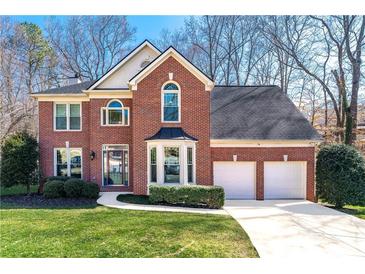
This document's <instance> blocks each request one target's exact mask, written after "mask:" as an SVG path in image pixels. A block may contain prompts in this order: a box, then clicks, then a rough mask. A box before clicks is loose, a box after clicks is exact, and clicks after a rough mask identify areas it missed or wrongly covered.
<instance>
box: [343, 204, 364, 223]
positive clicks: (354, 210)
mask: <svg viewBox="0 0 365 274" xmlns="http://www.w3.org/2000/svg"><path fill="white" fill-rule="evenodd" d="M339 210H341V211H342V212H345V213H347V214H351V215H354V216H356V217H359V218H361V219H364V220H365V206H350V205H347V206H344V208H342V209H339Z"/></svg>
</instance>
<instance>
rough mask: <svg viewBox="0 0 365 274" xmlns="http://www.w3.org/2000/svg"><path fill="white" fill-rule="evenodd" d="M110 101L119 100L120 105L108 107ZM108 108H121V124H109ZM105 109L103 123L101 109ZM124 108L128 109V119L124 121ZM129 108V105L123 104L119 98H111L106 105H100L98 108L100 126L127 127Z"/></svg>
mask: <svg viewBox="0 0 365 274" xmlns="http://www.w3.org/2000/svg"><path fill="white" fill-rule="evenodd" d="M112 102H119V103H120V104H121V105H122V107H114V108H113V107H109V105H110V103H112ZM110 109H114V110H121V111H122V123H121V124H109V111H108V110H110ZM104 110H105V115H106V117H105V122H106V123H105V124H103V118H104V117H103V111H104ZM124 110H127V111H128V121H125V116H124ZM129 122H130V109H129V107H125V106H124V105H123V103H122V102H121V101H120V100H117V99H113V100H110V101H109V102H108V104H107V106H106V107H102V108H101V109H100V125H101V126H102V127H128V126H129V125H130V124H129Z"/></svg>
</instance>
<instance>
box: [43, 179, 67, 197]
mask: <svg viewBox="0 0 365 274" xmlns="http://www.w3.org/2000/svg"><path fill="white" fill-rule="evenodd" d="M64 184H65V183H64V182H63V181H51V182H47V183H46V184H45V185H44V192H43V195H44V197H46V198H61V197H64V196H65V191H64Z"/></svg>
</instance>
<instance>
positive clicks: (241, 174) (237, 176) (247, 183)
mask: <svg viewBox="0 0 365 274" xmlns="http://www.w3.org/2000/svg"><path fill="white" fill-rule="evenodd" d="M213 172H214V184H215V185H218V186H222V187H223V188H224V192H225V194H226V198H227V199H255V178H256V164H255V162H214V163H213Z"/></svg>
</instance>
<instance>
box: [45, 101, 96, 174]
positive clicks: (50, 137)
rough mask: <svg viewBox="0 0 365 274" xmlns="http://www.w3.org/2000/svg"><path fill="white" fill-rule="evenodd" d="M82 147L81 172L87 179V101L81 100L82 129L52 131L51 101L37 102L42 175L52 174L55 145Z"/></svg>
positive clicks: (88, 172)
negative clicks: (68, 144) (67, 144)
mask: <svg viewBox="0 0 365 274" xmlns="http://www.w3.org/2000/svg"><path fill="white" fill-rule="evenodd" d="M66 141H69V143H70V147H75V148H82V162H83V167H82V174H83V178H84V179H85V180H89V178H90V171H89V160H88V159H89V102H82V131H60V132H58V131H53V102H39V150H40V168H41V173H42V176H47V177H48V176H53V174H54V170H53V169H54V166H53V164H54V163H53V153H54V148H56V147H66V144H65V142H66Z"/></svg>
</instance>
